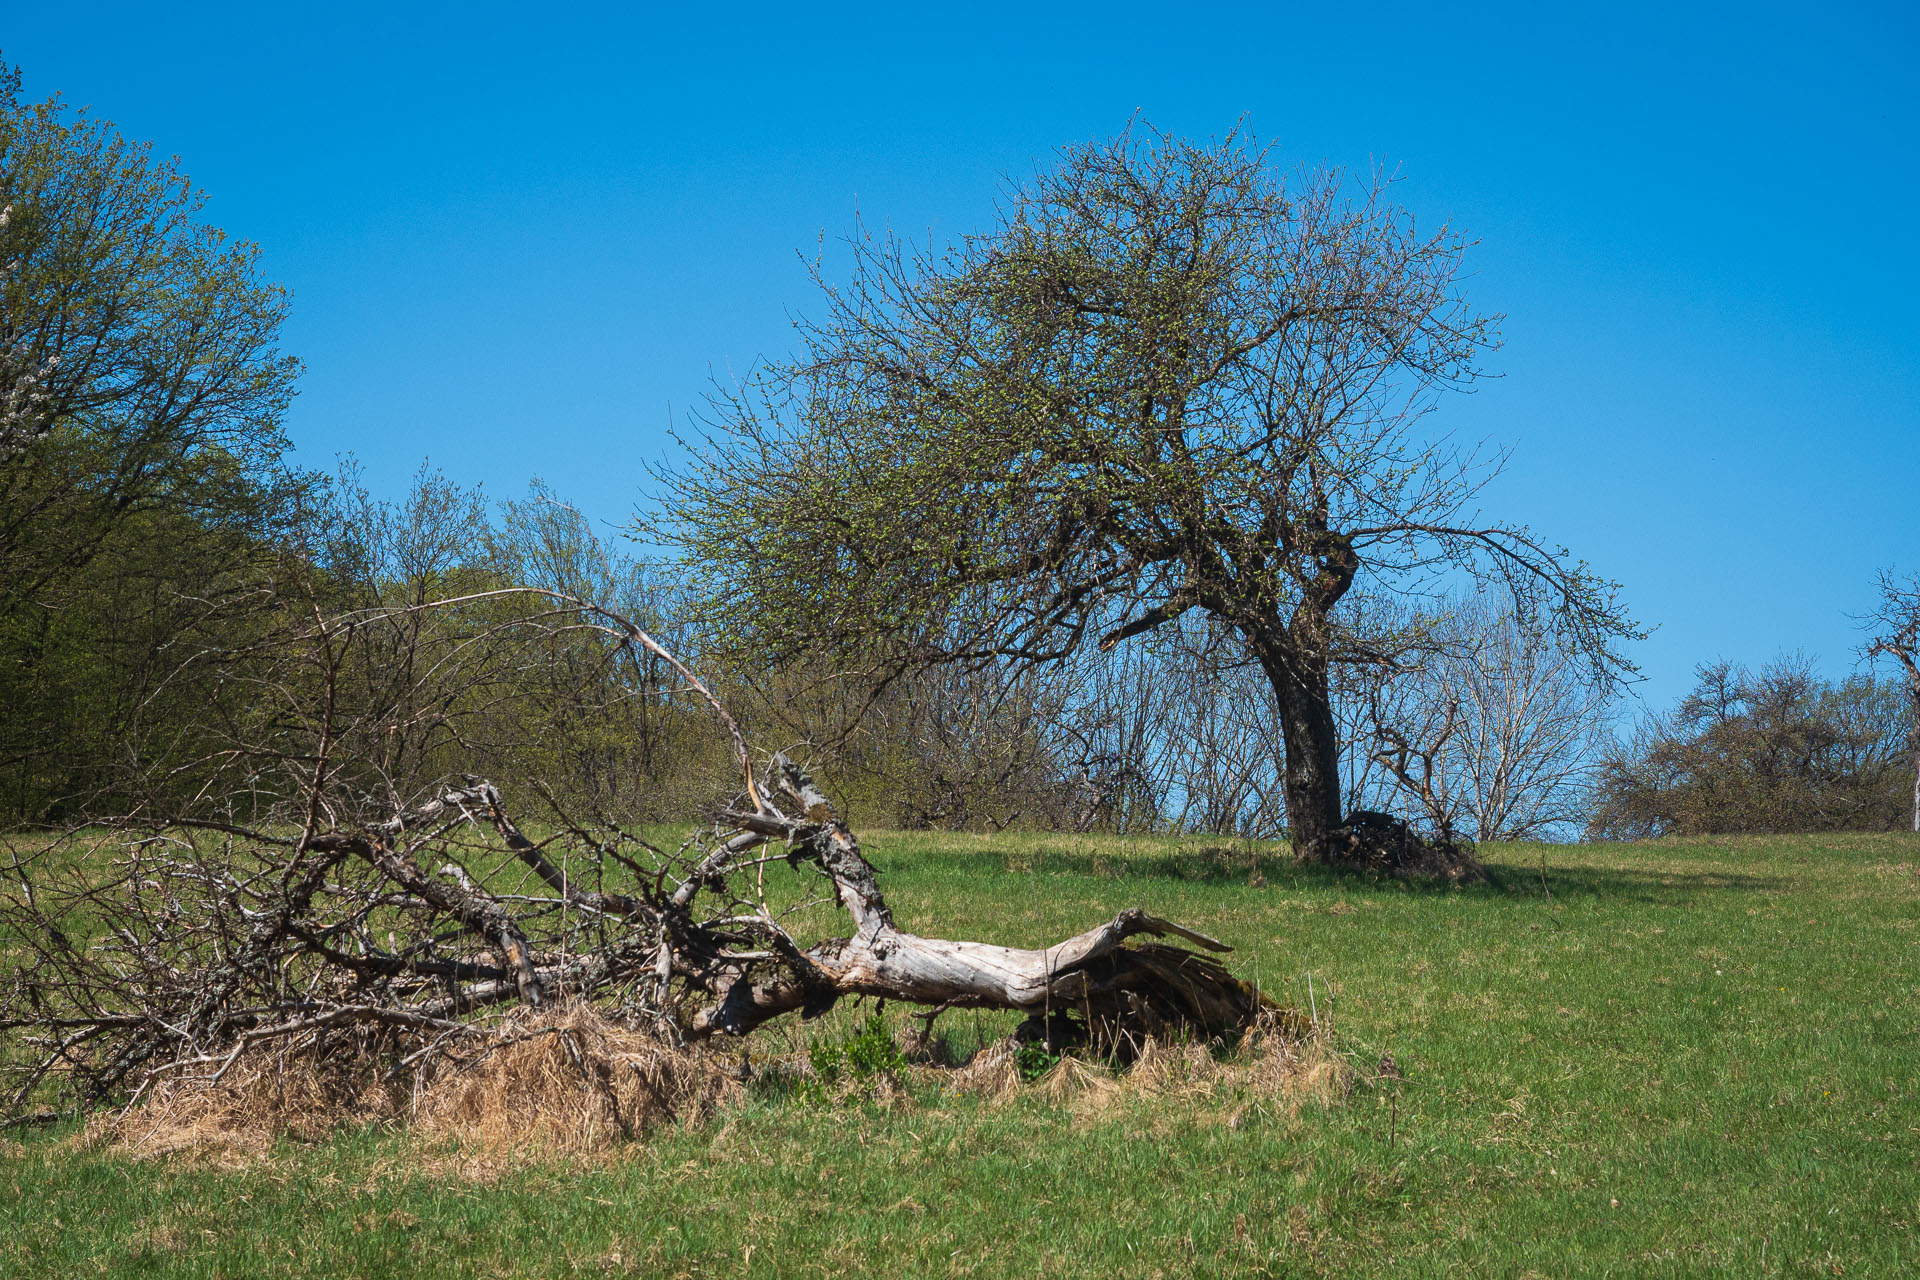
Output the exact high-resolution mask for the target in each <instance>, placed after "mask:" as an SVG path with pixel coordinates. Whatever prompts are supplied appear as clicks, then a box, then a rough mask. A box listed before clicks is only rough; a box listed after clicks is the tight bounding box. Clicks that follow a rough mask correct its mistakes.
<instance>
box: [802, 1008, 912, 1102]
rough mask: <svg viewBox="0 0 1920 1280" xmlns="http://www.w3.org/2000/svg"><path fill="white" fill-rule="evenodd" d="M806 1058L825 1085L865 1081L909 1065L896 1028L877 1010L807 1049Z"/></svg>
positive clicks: (815, 1075)
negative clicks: (836, 1037)
mask: <svg viewBox="0 0 1920 1280" xmlns="http://www.w3.org/2000/svg"><path fill="white" fill-rule="evenodd" d="M807 1062H808V1065H809V1066H811V1067H812V1069H813V1077H814V1079H816V1080H818V1081H819V1082H820V1083H821V1084H823V1085H828V1086H832V1085H836V1084H839V1083H840V1082H841V1081H842V1080H850V1081H853V1082H854V1083H856V1084H866V1083H868V1082H870V1081H871V1080H872V1079H873V1078H874V1077H875V1076H878V1075H882V1074H885V1073H889V1072H894V1071H899V1070H901V1069H903V1068H904V1067H905V1066H906V1065H907V1059H906V1056H905V1055H904V1054H902V1053H901V1052H900V1045H899V1042H898V1041H896V1040H895V1039H894V1038H893V1029H892V1028H891V1027H889V1026H888V1025H887V1022H886V1019H885V1018H883V1017H881V1016H880V1015H879V1014H878V1013H875V1014H872V1015H871V1016H869V1017H868V1018H867V1019H866V1021H864V1022H862V1023H860V1024H859V1025H858V1026H857V1027H855V1028H853V1030H851V1031H849V1032H848V1033H846V1034H845V1035H843V1036H841V1037H839V1038H838V1039H833V1040H825V1041H821V1042H819V1043H816V1044H814V1045H812V1046H810V1047H809V1048H808V1049H807Z"/></svg>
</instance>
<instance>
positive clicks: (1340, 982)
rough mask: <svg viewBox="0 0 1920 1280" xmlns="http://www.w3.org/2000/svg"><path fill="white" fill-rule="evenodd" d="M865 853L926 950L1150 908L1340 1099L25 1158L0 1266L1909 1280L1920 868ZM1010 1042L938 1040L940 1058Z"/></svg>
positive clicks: (773, 1038) (1156, 851)
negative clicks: (1335, 1060)
mask: <svg viewBox="0 0 1920 1280" xmlns="http://www.w3.org/2000/svg"><path fill="white" fill-rule="evenodd" d="M865 844H866V847H867V850H868V853H869V854H870V856H871V857H872V859H873V861H874V862H875V863H876V865H877V866H879V868H880V869H881V871H882V873H883V875H884V877H885V881H884V883H885V886H886V888H887V891H888V896H889V898H890V900H891V901H892V903H893V905H894V909H895V912H896V914H897V915H898V916H899V918H900V920H901V923H902V924H903V926H905V927H908V928H911V929H914V930H916V931H918V932H923V933H929V934H936V935H943V936H953V937H977V938H982V939H988V940H993V941H1000V942H1005V943H1009V944H1013V945H1020V946H1034V945H1041V944H1043V943H1048V942H1052V941H1055V940H1058V939H1059V938H1061V937H1063V936H1066V935H1068V934H1070V933H1073V932H1076V931H1078V930H1080V929H1083V928H1085V927H1087V926H1089V925H1091V924H1093V923H1095V922H1097V921H1099V920H1100V919H1102V918H1105V917H1109V916H1111V915H1112V914H1114V913H1115V912H1116V911H1118V910H1120V909H1122V908H1125V907H1129V906H1136V905H1138V906H1145V907H1147V908H1149V909H1150V910H1152V911H1154V912H1156V913H1158V914H1162V915H1165V916H1168V917H1171V918H1173V919H1176V920H1179V921H1181V922H1182V923H1185V924H1187V925H1190V926H1193V927H1195V928H1198V929H1201V930H1204V931H1206V932H1208V933H1211V934H1214V935H1216V936H1218V937H1220V938H1223V939H1225V940H1227V941H1228V942H1231V943H1232V944H1233V945H1234V946H1235V948H1236V953H1235V955H1234V956H1233V957H1231V958H1230V959H1231V961H1232V962H1233V963H1234V964H1235V965H1236V967H1237V971H1238V972H1240V973H1241V974H1242V976H1245V977H1249V978H1253V979H1256V980H1258V981H1259V982H1260V983H1261V984H1262V986H1263V987H1265V988H1266V989H1267V990H1269V991H1270V992H1272V993H1273V994H1275V995H1276V996H1277V997H1278V998H1280V999H1282V1000H1284V1001H1286V1002H1287V1003H1289V1004H1292V1005H1294V1006H1296V1007H1298V1008H1300V1009H1301V1010H1303V1011H1306V1012H1308V1014H1309V1017H1310V1018H1312V1019H1314V1020H1317V1021H1318V1022H1319V1023H1320V1024H1321V1025H1323V1026H1325V1027H1327V1028H1329V1030H1328V1033H1327V1038H1328V1043H1329V1044H1330V1045H1331V1047H1332V1049H1333V1050H1334V1052H1336V1053H1337V1054H1338V1055H1339V1057H1340V1058H1341V1060H1343V1061H1344V1062H1345V1063H1346V1064H1347V1070H1346V1072H1345V1076H1346V1080H1347V1083H1346V1084H1345V1085H1344V1086H1343V1087H1339V1088H1325V1087H1322V1088H1318V1089H1312V1090H1305V1091H1302V1092H1299V1093H1297V1094H1294V1095H1290V1096H1286V1097H1281V1096H1277V1095H1276V1096H1263V1095H1260V1094H1259V1093H1258V1092H1254V1093H1248V1092H1247V1091H1245V1090H1236V1089H1234V1088H1232V1087H1228V1086H1225V1085H1222V1084H1220V1083H1219V1081H1217V1080H1214V1079H1212V1078H1210V1077H1208V1076H1207V1075H1206V1073H1204V1072H1200V1073H1197V1074H1195V1075H1193V1076H1191V1077H1190V1078H1189V1077H1181V1076H1180V1075H1179V1074H1178V1073H1175V1075H1174V1076H1172V1077H1169V1079H1168V1080H1167V1081H1164V1082H1163V1083H1162V1087H1158V1088H1154V1089H1147V1088H1129V1087H1128V1086H1127V1085H1126V1083H1125V1082H1122V1083H1121V1084H1120V1086H1119V1087H1114V1086H1113V1085H1112V1084H1111V1083H1109V1082H1106V1081H1104V1080H1102V1079H1100V1078H1099V1073H1098V1072H1087V1071H1075V1070H1074V1069H1073V1068H1071V1067H1063V1068H1056V1070H1055V1072H1054V1074H1053V1075H1051V1076H1045V1077H1042V1078H1041V1079H1039V1080H1038V1081H1036V1082H1034V1083H1030V1084H1027V1085H1024V1086H1022V1087H1021V1088H1019V1089H1018V1090H1016V1091H1014V1092H1013V1093H1011V1094H1010V1095H1004V1096H997V1097H996V1096H974V1095H968V1096H956V1095H952V1094H949V1093H947V1092H944V1091H942V1090H939V1089H938V1088H931V1087H925V1088H917V1089H915V1088H910V1089H909V1090H908V1091H907V1094H906V1096H900V1093H899V1091H898V1090H881V1091H879V1092H878V1093H873V1092H871V1091H869V1092H852V1093H846V1094H845V1095H844V1096H839V1097H829V1096H822V1095H820V1094H817V1093H809V1092H807V1091H801V1092H797V1093H796V1092H792V1091H785V1092H781V1091H766V1090H754V1091H750V1092H749V1093H748V1094H747V1096H746V1097H745V1098H744V1099H742V1100H740V1101H737V1102H734V1103H731V1104H729V1105H728V1106H727V1107H726V1108H725V1109H723V1110H722V1111H721V1112H720V1113H719V1114H717V1115H715V1116H713V1117H711V1118H710V1119H707V1120H704V1121H701V1122H698V1123H692V1124H683V1125H669V1126H665V1127H662V1128H658V1129H656V1130H654V1131H653V1132H652V1133H650V1134H649V1135H648V1136H647V1137H645V1138H644V1139H642V1140H638V1141H635V1142H633V1143H630V1144H626V1145H624V1146H621V1147H619V1148H617V1149H615V1150H613V1151H610V1152H605V1153H601V1154H597V1155H591V1156H586V1157H578V1158H576V1157H570V1156H566V1155H563V1154H560V1153H556V1152H554V1151H547V1150H542V1149H540V1148H539V1147H538V1145H537V1144H533V1145H529V1146H527V1147H525V1148H524V1149H516V1150H512V1151H505V1152H502V1151H499V1150H493V1151H489V1152H486V1153H478V1152H463V1151H461V1150H459V1149H457V1148H455V1147H449V1146H448V1144H447V1143H445V1142H438V1143H435V1142H426V1141H423V1140H422V1139H420V1138H419V1137H417V1136H415V1135H410V1134H408V1133H405V1132H400V1131H396V1130H393V1129H391V1128H386V1127H380V1126H367V1127H360V1128H354V1129H348V1130H345V1131H341V1132H337V1133H335V1134H334V1135H332V1136H330V1137H325V1138H321V1139H306V1140H302V1139H298V1138H294V1137H285V1138H281V1139H280V1140H278V1141H277V1142H276V1143H275V1144H274V1145H272V1147H271V1148H270V1149H269V1150H267V1151H266V1152H264V1153H263V1154H259V1153H256V1154H251V1155H246V1154H241V1153H236V1152H233V1151H229V1150H211V1149H210V1150H205V1151H195V1150H182V1151H174V1152H172V1153H169V1154H165V1155H160V1156H150V1155H146V1154H143V1153H140V1152H137V1151H136V1152H132V1153H129V1152H128V1151H127V1150H125V1149H124V1148H123V1147H120V1146H115V1145H112V1144H104V1143H99V1142H91V1143H90V1142H85V1141H82V1140H81V1139H80V1136H79V1135H78V1134H77V1133H76V1132H75V1131H74V1129H73V1128H71V1127H67V1128H60V1129H55V1130H50V1131H41V1132H27V1131H16V1132H15V1133H14V1134H13V1135H11V1137H10V1138H8V1139H6V1140H4V1141H3V1142H0V1165H3V1167H4V1177H0V1275H8V1276H20V1277H28V1276H63V1277H64V1276H92V1275H110V1276H134V1275H153V1276H209V1275H222V1276H230V1277H242V1276H247V1277H252V1276H281V1275H285V1276H291V1275H353V1276H388V1275H394V1276H398V1275H422V1276H448V1277H453V1276H461V1277H466V1276H472V1277H493V1276H570V1275H636V1276H718V1275H728V1276H830V1275H866V1274H883V1273H884V1274H893V1275H908V1276H921V1275H925V1276H945V1275H967V1276H1011V1275H1020V1276H1032V1275H1041V1276H1083V1275H1123V1276H1140V1277H1150V1276H1156V1275H1158V1276H1167V1277H1172V1276H1187V1275H1203V1276H1206V1275H1220V1276H1229V1275H1232V1276H1239V1275H1245V1276H1260V1275H1270V1276H1313V1275H1340V1276H1351V1275H1393V1276H1421V1275H1485V1276H1525V1275H1530V1274H1531V1275H1540V1276H1563V1275H1606V1274H1613V1275H1674V1276H1692V1275H1739V1276H1752V1275H1849V1276H1901V1275H1911V1274H1915V1273H1916V1272H1917V1271H1920V1158H1916V1157H1917V1156H1920V1083H1916V1079H1917V1077H1920V1067H1917V1066H1916V1064H1917V1063H1920V1028H1917V1027H1916V1019H1915V1009H1916V1004H1917V1000H1916V997H1920V838H1915V837H1911V836H1824V837H1792V838H1729V839H1710V840H1686V841H1671V842H1657V843H1650V844H1640V845H1585V846H1533V845H1516V846H1499V847H1490V848H1488V849H1486V850H1483V856H1484V858H1485V861H1486V862H1487V863H1488V865H1489V866H1490V867H1491V869H1492V871H1493V873H1494V882H1493V883H1491V884H1488V885H1482V886H1472V887H1455V888H1434V887H1426V886H1419V885H1412V884H1407V883H1401V882H1396V881H1373V880H1367V879H1362V878H1354V877H1343V876H1337V875H1329V874H1324V873H1318V872H1307V871H1303V870H1300V869H1298V868H1296V867H1294V866H1293V865H1292V864H1291V863H1290V862H1289V861H1288V860H1287V859H1286V857H1285V850H1284V849H1282V848H1277V847H1272V846H1265V845H1254V844H1248V843H1245V842H1238V843H1236V842H1226V841H1220V840H1216V839H1200V838H1195V839H1182V840H1171V839H1168V840H1150V839H1114V838H1105V837H1092V836H1038V835H1005V836H997V837H975V836H956V835H944V834H888V833H876V834H872V835H870V836H868V837H867V839H866V841H865ZM872 1012H873V1011H872V1010H871V1009H870V1008H859V1009H847V1008H843V1009H841V1010H837V1011H836V1012H835V1013H834V1014H833V1015H831V1016H830V1017H828V1018H827V1019H824V1020H822V1021H821V1022H819V1023H815V1024H809V1025H807V1026H804V1027H802V1026H795V1027H790V1028H772V1029H770V1034H767V1035H763V1036H762V1037H761V1038H760V1039H762V1040H764V1042H765V1043H763V1044H757V1045H756V1052H757V1053H758V1054H760V1055H763V1056H770V1057H776V1058H777V1057H779V1056H781V1055H790V1056H795V1057H798V1056H800V1055H803V1054H804V1053H805V1051H806V1049H807V1047H808V1045H809V1044H810V1043H814V1044H819V1043H831V1042H834V1041H835V1040H836V1038H844V1037H845V1036H847V1035H848V1034H849V1032H850V1031H851V1030H852V1029H853V1028H854V1027H855V1026H857V1025H858V1024H859V1023H860V1022H861V1021H862V1020H863V1019H865V1018H867V1017H868V1016H869V1015H870V1014H871V1013H872ZM882 1016H883V1017H884V1018H886V1019H888V1020H889V1021H891V1022H893V1023H895V1024H896V1025H898V1026H901V1027H903V1028H904V1026H905V1014H904V1011H900V1010H895V1009H889V1010H886V1011H884V1012H883V1014H882ZM1008 1025H1009V1023H1008V1022H1007V1020H1005V1019H1001V1018H993V1017H987V1016H983V1015H972V1014H966V1013H949V1014H947V1015H944V1016H943V1017H942V1018H941V1020H940V1022H939V1024H938V1027H939V1029H940V1030H941V1031H942V1032H943V1033H944V1035H945V1036H946V1038H947V1042H948V1045H949V1047H950V1048H951V1049H954V1050H956V1051H960V1052H964V1051H966V1050H967V1049H969V1048H971V1047H974V1046H977V1045H981V1044H985V1043H989V1042H991V1041H994V1040H995V1039H997V1038H998V1037H1000V1036H1002V1035H1004V1033H1005V1031H1006V1029H1007V1027H1008ZM1388 1056H1390V1057H1391V1060H1392V1063H1393V1064H1394V1067H1395V1068H1397V1074H1396V1071H1395V1070H1389V1071H1387V1072H1386V1073H1384V1074H1383V1073H1382V1072H1381V1070H1380V1066H1381V1060H1382V1059H1383V1058H1384V1057H1388Z"/></svg>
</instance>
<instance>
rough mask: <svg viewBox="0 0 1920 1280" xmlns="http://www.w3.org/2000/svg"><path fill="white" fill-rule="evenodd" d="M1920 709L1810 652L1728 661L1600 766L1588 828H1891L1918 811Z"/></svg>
mask: <svg viewBox="0 0 1920 1280" xmlns="http://www.w3.org/2000/svg"><path fill="white" fill-rule="evenodd" d="M1909 714H1910V712H1909V711H1908V710H1907V709H1906V707H1905V706H1904V705H1903V702H1902V699H1901V697H1900V691H1899V690H1898V689H1897V688H1896V687H1895V686H1894V685H1893V684H1892V683H1890V682H1887V681H1881V680H1875V679H1873V678H1872V677H1870V676H1854V677H1851V678H1849V679H1846V680H1842V681H1830V680H1826V679H1823V678H1822V677H1820V676H1819V675H1817V674H1815V672H1814V670H1813V664H1812V662H1811V661H1810V660H1809V659H1808V658H1806V657H1805V656H1804V655H1797V654H1796V655H1792V656H1787V657H1782V658H1779V659H1776V660H1775V661H1773V662H1772V663H1769V664H1768V665H1767V666H1765V667H1763V668H1761V669H1760V670H1759V671H1757V672H1755V671H1751V670H1749V669H1748V668H1746V667H1738V666H1734V665H1733V664H1731V663H1727V662H1717V663H1713V664H1710V665H1708V666H1704V667H1701V668H1700V669H1699V672H1698V683H1697V684H1696V686H1695V687H1694V690H1693V692H1691V693H1689V694H1688V695H1687V696H1686V697H1685V698H1684V699H1682V700H1681V702H1680V705H1679V706H1678V707H1676V708H1675V709H1674V710H1673V711H1672V712H1671V713H1669V714H1668V715H1665V716H1654V717H1649V718H1648V719H1647V720H1645V721H1643V722H1642V723H1641V725H1640V726H1639V728H1638V730H1637V731H1636V732H1635V734H1634V736H1633V738H1632V740H1631V741H1629V742H1625V743H1620V744H1616V745H1615V746H1614V747H1613V748H1612V749H1611V750H1610V751H1608V752H1607V754H1606V755H1605V757H1604V758H1603V759H1602V761H1601V765H1600V782H1599V786H1598V788H1597V791H1596V804H1595V807H1594V812H1593V815H1592V817H1591V819H1590V820H1589V822H1588V826H1587V834H1588V835H1589V836H1590V837H1594V838H1599V839H1614V840H1637V839H1645V838H1649V837H1654V836H1663V835H1706V834H1722V833H1735V832H1750V833H1784V832H1809V831H1887V830H1894V829H1897V828H1899V827H1900V826H1901V825H1902V824H1903V821H1904V819H1905V816H1906V810H1905V806H1906V802H1907V801H1906V788H1907V786H1908V785H1910V784H1909V782H1908V780H1907V776H1906V774H1905V771H1904V768H1903V761H1902V757H1901V749H1902V742H1903V739H1904V736H1905V733H1906V721H1907V717H1908V715H1909Z"/></svg>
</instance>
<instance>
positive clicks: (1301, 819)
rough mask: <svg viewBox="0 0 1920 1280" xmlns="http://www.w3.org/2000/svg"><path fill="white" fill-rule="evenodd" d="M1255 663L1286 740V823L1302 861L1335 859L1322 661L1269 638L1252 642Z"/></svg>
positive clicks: (1336, 769)
mask: <svg viewBox="0 0 1920 1280" xmlns="http://www.w3.org/2000/svg"><path fill="white" fill-rule="evenodd" d="M1255 652H1256V653H1257V654H1258V655H1259V657H1260V666H1261V669H1262V670H1263V671H1265V672H1266V674H1267V679H1268V680H1269V681H1271V682H1272V683H1273V691H1274V694H1275V696H1276V697H1278V698H1279V700H1280V730H1281V736H1282V739H1283V740H1284V742H1285V746H1286V756H1287V763H1286V776H1285V784H1286V792H1287V828H1288V832H1289V834H1290V837H1291V839H1292V841H1293V851H1294V854H1295V856H1297V857H1298V858H1300V860H1301V861H1303V862H1333V861H1336V860H1337V852H1336V843H1335V839H1334V832H1335V831H1336V830H1337V829H1338V828H1339V827H1340V825H1341V822H1340V816H1341V815H1340V735H1339V732H1338V730H1337V729H1336V728H1335V726H1334V719H1333V693H1332V686H1331V684H1330V682H1329V681H1328V678H1327V664H1326V661H1325V660H1324V659H1316V658H1313V657H1309V656H1306V655H1302V654H1299V653H1289V652H1287V651H1286V650H1285V649H1283V648H1282V647H1280V646H1279V645H1276V644H1273V643H1271V642H1267V643H1256V648H1255Z"/></svg>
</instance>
